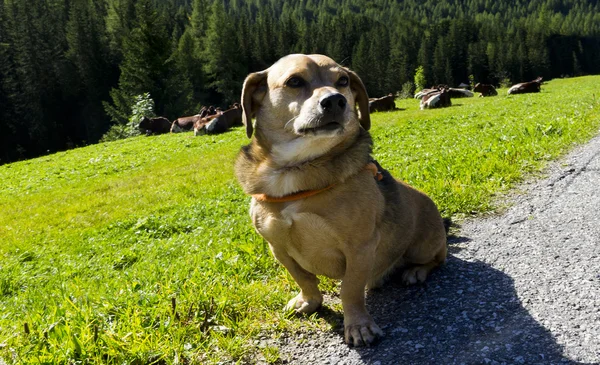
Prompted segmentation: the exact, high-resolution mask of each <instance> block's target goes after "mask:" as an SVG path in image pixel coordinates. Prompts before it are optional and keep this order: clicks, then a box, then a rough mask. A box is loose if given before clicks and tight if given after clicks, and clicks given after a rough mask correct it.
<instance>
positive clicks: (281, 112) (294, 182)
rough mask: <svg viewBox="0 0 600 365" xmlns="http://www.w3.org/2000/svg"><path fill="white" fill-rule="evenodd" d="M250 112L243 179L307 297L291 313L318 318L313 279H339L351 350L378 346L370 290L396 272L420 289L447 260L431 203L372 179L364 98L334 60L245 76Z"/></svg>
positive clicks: (259, 219)
mask: <svg viewBox="0 0 600 365" xmlns="http://www.w3.org/2000/svg"><path fill="white" fill-rule="evenodd" d="M242 107H243V111H244V115H243V120H244V124H245V125H246V131H247V135H248V137H251V136H252V134H253V132H254V139H253V140H252V143H251V144H250V145H248V146H246V147H244V148H242V151H241V152H240V154H239V156H238V159H237V162H236V166H235V170H236V171H235V172H236V176H237V178H238V180H239V181H240V184H241V185H242V187H243V189H244V191H245V192H246V193H248V194H251V195H252V196H253V199H252V202H251V204H250V215H251V216H252V221H253V223H254V226H255V227H256V230H257V231H258V232H259V233H260V234H261V235H262V236H263V237H264V238H265V239H266V240H267V241H268V242H269V245H270V247H271V251H272V252H273V254H274V255H275V257H276V258H277V260H279V261H280V262H281V263H282V264H283V265H284V266H285V267H286V269H287V270H288V271H289V272H290V274H291V275H292V277H293V278H294V280H296V282H297V283H298V285H299V286H300V289H301V291H300V293H299V294H298V295H297V296H296V297H295V298H293V299H291V300H290V301H289V303H288V304H287V308H288V309H290V310H291V309H294V310H295V311H297V312H299V313H312V312H314V311H316V310H317V309H318V308H319V306H320V305H321V303H322V302H323V296H322V295H321V292H320V291H319V288H318V283H319V281H318V279H317V276H316V275H325V276H329V277H331V278H334V279H341V280H342V288H341V299H342V305H343V309H344V337H345V340H346V342H347V343H348V344H353V345H355V346H361V345H369V344H371V343H372V342H373V341H375V340H376V338H377V337H378V336H381V335H383V332H382V331H381V329H380V328H379V327H378V326H377V324H375V322H374V321H373V319H372V318H371V316H370V315H369V313H368V312H367V309H366V307H365V288H372V287H375V286H378V285H380V284H381V283H382V281H383V279H385V277H386V276H387V275H388V274H389V273H391V272H392V271H394V269H396V268H398V267H404V268H406V270H405V271H404V273H403V281H404V282H405V283H407V284H414V283H417V282H422V281H424V280H425V278H426V277H427V275H428V274H429V272H430V271H431V269H433V268H434V267H436V266H438V265H440V264H441V263H442V262H444V260H445V258H446V233H445V230H444V226H443V223H442V218H441V217H440V214H439V212H438V210H437V208H436V206H435V204H434V203H433V202H432V201H431V199H429V198H428V197H427V196H425V194H423V193H421V192H419V191H417V190H415V189H413V188H411V187H409V186H407V185H405V184H404V183H402V182H399V181H396V180H395V179H394V178H393V177H392V176H391V175H390V174H389V173H388V172H387V171H385V170H383V171H382V179H380V180H378V179H375V178H374V173H373V172H372V171H371V170H372V169H374V170H375V172H377V168H378V166H377V167H375V166H374V165H373V164H372V163H370V161H371V157H370V154H371V147H372V141H371V137H370V135H369V133H368V132H367V130H368V129H369V127H370V124H371V122H370V117H369V98H368V96H367V92H366V90H365V87H364V85H363V83H362V81H361V80H360V78H359V77H358V76H357V75H356V74H355V73H354V72H352V71H350V70H348V69H347V68H344V67H342V66H340V65H338V64H336V63H335V62H334V61H333V60H331V59H330V58H328V57H325V56H322V55H300V54H295V55H289V56H286V57H283V58H282V59H280V60H279V61H277V62H276V63H275V64H274V65H272V66H271V67H269V68H268V69H267V70H264V71H261V72H257V73H253V74H250V75H248V77H247V78H246V80H245V82H244V87H243V91H242ZM357 108H358V113H357ZM254 116H255V117H256V125H255V126H254V127H253V125H252V117H254ZM366 166H368V167H367V168H365V167H366Z"/></svg>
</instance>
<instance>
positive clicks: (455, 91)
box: [447, 87, 474, 98]
mask: <svg viewBox="0 0 600 365" xmlns="http://www.w3.org/2000/svg"><path fill="white" fill-rule="evenodd" d="M447 90H448V92H449V93H450V97H451V98H472V97H473V95H474V94H473V93H472V92H471V91H469V90H467V89H459V88H454V87H451V88H448V89H447Z"/></svg>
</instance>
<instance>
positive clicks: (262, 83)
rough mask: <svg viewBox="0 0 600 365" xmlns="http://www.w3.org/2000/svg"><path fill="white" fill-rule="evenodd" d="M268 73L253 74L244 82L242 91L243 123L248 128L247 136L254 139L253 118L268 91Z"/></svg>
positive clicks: (265, 71)
mask: <svg viewBox="0 0 600 365" xmlns="http://www.w3.org/2000/svg"><path fill="white" fill-rule="evenodd" d="M267 71H268V70H264V71H260V72H255V73H251V74H250V75H248V76H247V77H246V80H244V87H243V89H242V111H243V113H242V122H243V123H244V125H245V126H246V135H247V136H248V138H252V132H254V127H252V117H254V115H255V114H256V111H257V110H258V108H259V106H260V101H261V100H262V98H263V97H264V96H265V92H266V91H267V83H266V81H267Z"/></svg>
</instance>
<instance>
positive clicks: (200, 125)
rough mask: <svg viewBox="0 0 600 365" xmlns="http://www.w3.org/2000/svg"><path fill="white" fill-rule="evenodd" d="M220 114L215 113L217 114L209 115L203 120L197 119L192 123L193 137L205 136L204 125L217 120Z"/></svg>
mask: <svg viewBox="0 0 600 365" xmlns="http://www.w3.org/2000/svg"><path fill="white" fill-rule="evenodd" d="M221 114H222V113H217V114H213V115H209V116H206V117H204V118H200V119H198V120H197V121H196V122H195V123H194V136H201V135H203V134H206V125H207V124H208V123H210V122H212V121H213V119H215V118H217V117H218V116H220V115H221Z"/></svg>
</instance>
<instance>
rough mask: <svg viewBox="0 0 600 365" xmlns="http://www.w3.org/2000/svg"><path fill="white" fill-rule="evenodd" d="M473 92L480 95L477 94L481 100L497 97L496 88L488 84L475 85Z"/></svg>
mask: <svg viewBox="0 0 600 365" xmlns="http://www.w3.org/2000/svg"><path fill="white" fill-rule="evenodd" d="M473 91H475V92H476V93H480V94H479V97H480V98H483V97H485V96H496V95H498V92H497V91H496V88H495V87H494V86H493V85H488V84H480V83H477V85H475V88H474V89H473Z"/></svg>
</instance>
